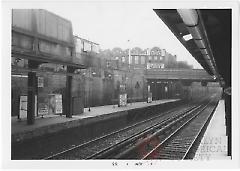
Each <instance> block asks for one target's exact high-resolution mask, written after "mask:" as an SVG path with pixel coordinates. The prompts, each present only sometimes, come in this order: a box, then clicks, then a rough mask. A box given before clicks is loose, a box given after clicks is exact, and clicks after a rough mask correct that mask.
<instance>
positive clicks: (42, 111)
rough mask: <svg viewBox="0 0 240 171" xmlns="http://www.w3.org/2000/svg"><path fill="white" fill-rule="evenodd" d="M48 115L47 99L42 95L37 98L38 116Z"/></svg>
mask: <svg viewBox="0 0 240 171" xmlns="http://www.w3.org/2000/svg"><path fill="white" fill-rule="evenodd" d="M47 114H48V98H47V97H46V96H44V95H39V96H38V115H47Z"/></svg>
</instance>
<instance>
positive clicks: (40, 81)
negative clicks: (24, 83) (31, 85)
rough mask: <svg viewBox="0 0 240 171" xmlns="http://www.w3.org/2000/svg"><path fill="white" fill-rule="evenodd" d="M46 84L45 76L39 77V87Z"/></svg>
mask: <svg viewBox="0 0 240 171" xmlns="http://www.w3.org/2000/svg"><path fill="white" fill-rule="evenodd" d="M43 86H44V78H43V77H38V87H39V88H40V87H43Z"/></svg>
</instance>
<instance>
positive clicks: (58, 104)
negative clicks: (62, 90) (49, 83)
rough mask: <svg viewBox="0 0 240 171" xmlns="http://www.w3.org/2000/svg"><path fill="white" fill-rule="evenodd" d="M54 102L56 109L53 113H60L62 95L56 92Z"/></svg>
mask: <svg viewBox="0 0 240 171" xmlns="http://www.w3.org/2000/svg"><path fill="white" fill-rule="evenodd" d="M55 102H56V110H55V113H56V114H58V113H62V95H61V94H56V95H55Z"/></svg>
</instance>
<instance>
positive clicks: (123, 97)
mask: <svg viewBox="0 0 240 171" xmlns="http://www.w3.org/2000/svg"><path fill="white" fill-rule="evenodd" d="M126 105H127V94H126V93H125V94H120V95H119V106H126Z"/></svg>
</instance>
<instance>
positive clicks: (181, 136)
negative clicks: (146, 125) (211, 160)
mask: <svg viewBox="0 0 240 171" xmlns="http://www.w3.org/2000/svg"><path fill="white" fill-rule="evenodd" d="M215 107H216V101H211V102H209V103H208V104H206V105H204V106H203V107H201V108H199V109H198V110H195V111H194V112H193V113H192V114H189V115H188V116H186V117H185V118H182V119H181V120H179V122H178V121H177V122H175V123H174V124H172V126H170V125H169V127H168V128H166V129H162V130H158V131H157V132H155V133H154V134H152V135H150V136H149V137H147V138H145V139H143V140H142V141H140V142H139V143H137V144H135V145H134V146H132V147H130V148H128V149H127V150H125V151H123V152H121V153H119V154H118V155H116V156H115V157H114V158H117V159H123V158H124V159H167V160H182V159H191V158H192V157H193V156H194V154H193V153H194V150H193V149H195V150H196V147H195V143H196V142H197V140H199V138H200V137H201V135H202V134H201V133H203V132H204V131H203V130H204V129H205V128H206V126H207V123H208V122H209V120H210V118H211V116H212V113H213V111H214V109H215Z"/></svg>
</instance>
